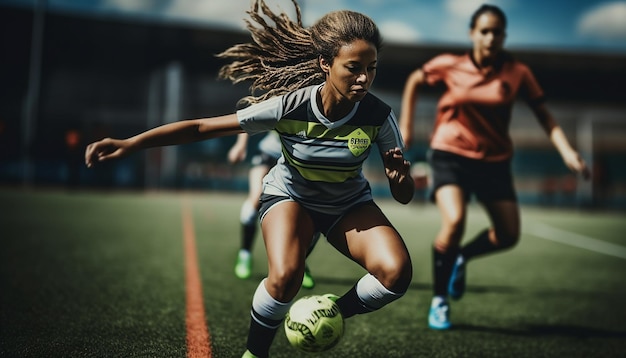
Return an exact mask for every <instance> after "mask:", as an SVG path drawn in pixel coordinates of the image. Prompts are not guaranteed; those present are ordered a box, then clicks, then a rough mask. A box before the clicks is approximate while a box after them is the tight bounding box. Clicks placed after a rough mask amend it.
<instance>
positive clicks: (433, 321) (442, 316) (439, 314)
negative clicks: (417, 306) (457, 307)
mask: <svg viewBox="0 0 626 358" xmlns="http://www.w3.org/2000/svg"><path fill="white" fill-rule="evenodd" d="M451 326H452V324H451V323H450V305H448V302H446V300H444V299H442V298H440V297H434V298H433V301H432V304H431V305H430V312H429V313H428V327H430V328H432V329H438V330H445V329H450V327H451Z"/></svg>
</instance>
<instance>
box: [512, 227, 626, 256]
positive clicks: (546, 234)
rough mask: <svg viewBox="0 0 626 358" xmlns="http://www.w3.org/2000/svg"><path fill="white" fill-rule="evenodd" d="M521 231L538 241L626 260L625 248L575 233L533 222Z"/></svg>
mask: <svg viewBox="0 0 626 358" xmlns="http://www.w3.org/2000/svg"><path fill="white" fill-rule="evenodd" d="M523 230H524V233H527V234H530V235H533V236H535V237H537V238H540V239H545V240H551V241H555V242H559V243H561V244H566V245H570V246H575V247H579V248H581V249H586V250H589V251H594V252H599V253H601V254H605V255H610V256H615V257H619V258H622V259H626V246H621V245H616V244H612V243H610V242H606V241H602V240H598V239H594V238H592V237H589V236H585V235H580V234H577V233H575V232H570V231H565V230H561V229H557V228H554V227H551V226H548V225H545V224H541V223H538V222H534V223H532V224H530V225H524V229H523Z"/></svg>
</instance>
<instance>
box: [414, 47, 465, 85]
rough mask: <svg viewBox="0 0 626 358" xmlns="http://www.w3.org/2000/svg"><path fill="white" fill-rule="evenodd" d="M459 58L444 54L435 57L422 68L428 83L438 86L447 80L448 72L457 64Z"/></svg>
mask: <svg viewBox="0 0 626 358" xmlns="http://www.w3.org/2000/svg"><path fill="white" fill-rule="evenodd" d="M456 58H457V56H454V55H451V54H443V55H439V56H436V57H434V58H433V59H431V60H430V61H428V62H426V63H425V64H424V65H423V66H422V71H424V76H425V79H426V82H427V83H428V84H429V85H431V86H432V85H434V84H437V83H439V82H441V81H443V80H444V79H445V76H446V72H447V70H448V69H449V68H450V67H451V66H452V65H453V64H454V63H455V62H456Z"/></svg>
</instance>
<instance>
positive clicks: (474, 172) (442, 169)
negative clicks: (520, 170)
mask: <svg viewBox="0 0 626 358" xmlns="http://www.w3.org/2000/svg"><path fill="white" fill-rule="evenodd" d="M428 162H429V164H430V166H431V170H432V186H431V192H430V200H431V201H432V202H435V192H437V189H439V188H440V187H442V186H444V185H448V184H455V185H458V186H459V187H461V189H462V190H463V194H464V197H465V200H466V201H469V200H470V198H471V195H472V194H473V195H475V196H476V199H478V200H479V201H481V202H491V201H497V200H512V201H517V195H516V193H515V188H514V187H513V175H512V173H511V160H504V161H499V162H486V161H483V160H478V159H470V158H466V157H462V156H460V155H457V154H453V153H450V152H444V151H441V150H431V151H429V153H428Z"/></svg>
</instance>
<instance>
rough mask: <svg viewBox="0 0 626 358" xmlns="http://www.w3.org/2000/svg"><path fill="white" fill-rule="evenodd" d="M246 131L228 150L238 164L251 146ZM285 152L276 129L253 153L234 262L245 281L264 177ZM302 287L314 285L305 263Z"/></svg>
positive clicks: (314, 238)
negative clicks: (239, 243) (238, 243)
mask: <svg viewBox="0 0 626 358" xmlns="http://www.w3.org/2000/svg"><path fill="white" fill-rule="evenodd" d="M249 137H250V136H249V135H248V134H247V133H240V134H239V135H238V136H237V141H236V142H235V144H234V145H233V146H232V148H230V150H229V151H228V161H229V162H231V163H233V164H235V163H238V162H240V161H242V160H244V159H246V154H247V149H248V139H249ZM281 155H282V151H281V145H280V140H279V139H278V134H277V133H276V132H274V131H272V132H269V133H267V134H266V135H265V137H263V139H261V141H260V142H259V144H258V148H257V152H256V153H255V154H254V155H253V156H252V159H251V163H252V168H250V171H249V172H248V186H249V188H248V197H247V198H246V200H245V201H244V202H243V204H242V205H241V210H240V213H239V221H240V223H241V246H240V248H239V252H237V259H236V261H235V276H237V277H238V278H240V279H242V280H245V279H248V278H250V275H251V274H252V244H253V243H254V239H255V237H256V232H257V218H258V215H259V209H260V207H261V202H260V198H261V194H262V193H263V178H264V177H265V175H267V173H268V172H269V171H270V169H271V168H272V167H273V166H274V165H276V162H277V161H278V158H280V156H281ZM319 237H320V234H319V233H316V234H315V236H314V237H313V241H312V242H311V247H309V249H308V250H307V257H308V254H309V253H311V251H312V250H313V248H314V247H315V244H317V241H318V240H319ZM302 287H304V288H313V287H315V280H314V279H313V276H312V275H311V271H310V270H309V266H308V265H306V264H305V266H304V277H303V278H302Z"/></svg>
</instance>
